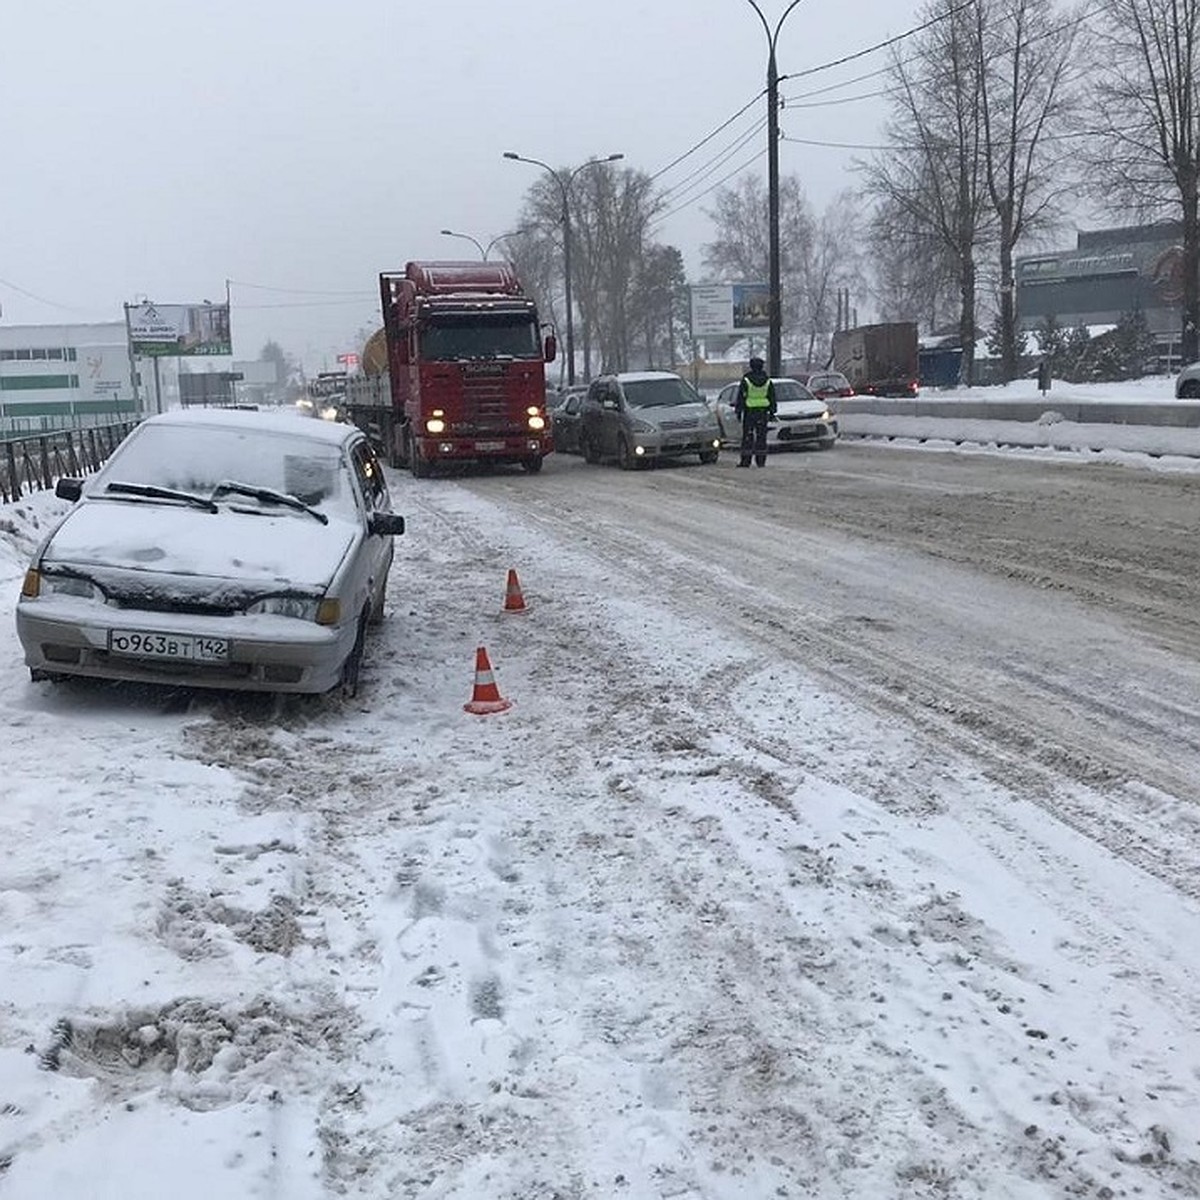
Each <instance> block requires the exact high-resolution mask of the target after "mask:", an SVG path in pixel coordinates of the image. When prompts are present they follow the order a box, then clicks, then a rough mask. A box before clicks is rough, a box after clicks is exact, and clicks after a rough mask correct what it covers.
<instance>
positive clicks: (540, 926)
mask: <svg viewBox="0 0 1200 1200" xmlns="http://www.w3.org/2000/svg"><path fill="white" fill-rule="evenodd" d="M394 498H395V500H396V505H397V508H398V509H399V510H400V511H402V512H405V513H406V514H407V515H408V517H409V533H408V534H407V535H406V537H405V538H404V539H402V540H401V542H400V543H398V547H397V549H398V555H397V571H396V573H395V575H394V577H393V583H392V588H391V607H390V616H389V619H388V621H387V622H386V623H385V625H384V627H383V629H382V631H381V633H380V634H379V635H378V636H377V638H376V639H375V642H374V644H373V645H372V647H371V658H370V661H369V664H368V667H367V670H366V673H365V680H364V690H363V693H362V695H361V696H360V697H359V698H358V699H357V700H355V701H336V700H333V701H325V702H321V703H311V704H310V703H289V704H287V705H284V706H281V707H276V706H273V705H271V704H270V703H261V702H254V701H249V700H244V699H243V700H236V699H235V700H233V701H222V700H219V699H214V698H204V697H200V698H198V699H193V700H191V701H189V700H187V699H186V698H180V697H175V696H172V695H164V694H155V693H147V692H142V691H131V690H129V689H125V690H111V691H110V690H104V689H85V688H63V689H59V690H57V691H55V690H54V689H51V688H48V687H45V686H43V685H38V686H33V685H30V684H28V683H27V682H26V681H25V678H26V677H25V675H24V673H23V671H22V669H21V668H20V665H19V662H18V653H17V650H16V646H15V638H13V637H12V634H11V633H9V634H7V635H6V641H5V642H4V643H3V644H2V647H0V648H3V649H4V650H5V651H6V653H5V654H4V655H3V658H2V659H0V662H2V664H3V665H2V667H0V685H2V687H0V692H2V694H3V697H4V698H3V700H0V703H2V704H3V705H4V706H5V709H6V713H5V715H6V717H7V718H8V721H7V723H8V726H9V728H10V738H9V742H8V745H7V746H6V747H5V749H4V751H3V752H0V764H2V765H3V766H4V768H5V771H4V774H5V776H6V777H7V778H9V779H15V780H16V787H15V794H14V795H12V796H10V797H8V798H7V799H6V801H5V803H4V805H3V806H0V822H2V825H0V833H3V836H4V837H5V840H6V844H8V845H9V846H11V847H14V853H12V854H10V856H9V859H8V863H7V865H6V866H4V867H0V916H3V918H4V924H3V929H4V933H3V940H2V941H0V978H3V979H4V980H5V987H4V992H3V995H2V1000H3V1006H2V1007H0V1164H4V1163H5V1162H7V1166H3V1165H0V1198H2V1200H9V1197H10V1196H11V1197H18V1198H19V1200H49V1197H51V1196H54V1197H60V1196H62V1195H88V1196H95V1197H109V1196H112V1197H117V1196H120V1197H122V1200H140V1198H142V1197H145V1200H150V1198H151V1197H154V1198H155V1200H157V1198H158V1197H159V1196H161V1194H162V1190H163V1189H162V1178H163V1173H164V1172H169V1173H170V1174H171V1176H172V1186H171V1191H172V1192H173V1194H174V1195H175V1196H176V1197H177V1198H178V1200H192V1198H193V1197H195V1198H196V1200H199V1198H200V1197H205V1198H206V1200H207V1198H208V1197H211V1196H213V1195H229V1196H234V1195H236V1196H254V1197H260V1196H261V1197H268V1198H270V1197H287V1198H288V1200H308V1198H310V1197H313V1198H315V1197H325V1196H337V1195H347V1196H362V1197H368V1198H371V1200H375V1198H379V1200H383V1198H385V1197H386V1198H388V1200H393V1198H396V1197H413V1198H415V1197H456V1198H463V1200H465V1198H468V1197H470V1198H476V1197H505V1198H512V1200H518V1198H520V1200H526V1198H538V1200H540V1198H546V1200H549V1198H550V1197H560V1198H567V1197H571V1198H576V1197H578V1198H583V1197H589V1198H591V1197H597V1198H598V1197H628V1198H630V1200H641V1198H643V1197H645V1198H654V1200H657V1198H660V1197H662V1198H667V1197H670V1198H701V1197H703V1198H704V1200H717V1198H720V1200H726V1198H728V1200H733V1198H735V1197H736V1198H744V1197H754V1198H757V1197H766V1196H791V1197H801V1196H804V1197H822V1198H824V1197H830V1198H832V1197H863V1196H870V1197H893V1196H894V1197H902V1196H903V1197H923V1196H929V1197H988V1198H992V1197H1020V1198H1024V1197H1030V1198H1033V1197H1037V1198H1046V1200H1049V1198H1051V1197H1065V1196H1074V1195H1091V1196H1097V1197H1103V1196H1109V1197H1115V1196H1121V1195H1133V1194H1135V1192H1136V1193H1137V1194H1139V1195H1141V1196H1149V1197H1158V1196H1162V1197H1166V1196H1179V1195H1195V1194H1200V1145H1198V1141H1197V1129H1198V1128H1200V966H1197V963H1196V959H1195V955H1194V953H1193V947H1194V946H1195V944H1196V938H1197V932H1198V930H1197V926H1198V918H1200V899H1198V898H1200V887H1198V886H1197V882H1196V880H1197V876H1198V872H1197V867H1198V865H1200V862H1198V860H1200V849H1198V847H1200V808H1198V807H1197V793H1198V782H1200V743H1198V741H1197V735H1196V732H1195V730H1196V728H1197V723H1196V720H1195V716H1196V697H1197V696H1198V695H1200V689H1198V688H1197V684H1198V682H1200V679H1198V674H1200V661H1198V659H1200V656H1198V654H1197V649H1198V648H1200V638H1198V636H1197V633H1198V631H1197V621H1198V616H1197V611H1196V606H1195V604H1194V581H1195V579H1196V578H1197V577H1198V572H1197V566H1200V564H1197V562H1196V557H1197V553H1198V551H1197V548H1196V547H1195V545H1194V544H1193V541H1194V538H1193V537H1192V535H1193V532H1194V517H1193V514H1194V512H1195V511H1196V509H1197V500H1198V499H1200V475H1185V474H1171V473H1166V472H1151V471H1148V470H1136V469H1132V468H1127V467H1112V466H1107V467H1094V466H1087V467H1080V466H1076V465H1074V464H1064V463H1045V462H1035V461H1025V460H1021V459H1015V458H1006V457H998V456H987V455H965V454H963V455H950V454H932V453H924V452H901V451H896V450H894V449H881V448H875V447H870V446H866V445H845V446H842V447H839V448H838V449H837V450H835V451H834V452H833V453H830V454H804V455H793V456H780V457H776V458H774V459H773V460H772V462H771V466H770V468H769V469H768V470H766V471H763V472H758V471H751V472H745V471H736V470H734V469H733V464H732V461H730V460H729V459H728V458H727V457H726V458H724V459H723V460H722V462H721V463H720V464H718V465H717V466H716V467H712V468H703V467H700V466H698V465H697V466H690V465H682V466H677V467H671V468H666V469H662V470H658V471H653V472H644V473H636V474H626V473H622V472H619V471H617V470H615V469H600V468H590V467H587V466H585V465H584V464H583V463H581V462H579V461H578V460H575V459H556V460H554V461H552V462H551V464H550V465H549V466H548V467H547V469H546V471H545V472H544V473H543V474H542V475H541V476H539V477H537V478H534V479H531V478H528V477H525V476H523V475H519V474H496V475H491V476H484V477H478V478H470V479H463V480H434V481H422V482H420V483H418V482H415V481H412V480H411V479H409V478H408V477H406V476H403V475H395V476H394ZM52 503H53V502H51V504H52ZM37 508H38V505H36V504H31V505H26V506H24V507H23V508H21V510H20V511H19V512H16V513H8V514H6V516H7V518H8V520H7V521H6V527H7V528H8V529H9V534H8V536H9V539H10V541H12V542H15V543H16V544H17V545H18V546H19V547H22V549H23V544H24V541H25V539H26V538H27V536H28V531H29V524H30V521H31V519H32V516H34V515H36V510H37ZM21 565H22V560H21V553H20V552H19V551H14V552H13V553H12V554H11V555H9V556H8V557H6V558H3V559H0V570H2V571H3V572H4V575H0V577H4V576H5V575H6V577H8V578H9V579H10V581H11V582H12V583H13V584H14V586H15V582H16V580H17V579H18V578H19V571H20V567H21ZM510 567H512V568H515V569H517V570H518V572H519V573H520V578H521V582H522V585H523V588H524V593H525V598H526V601H527V603H528V605H529V611H528V612H526V613H525V614H523V615H514V614H504V613H501V612H500V606H501V601H502V598H503V585H504V579H505V572H506V571H507V569H508V568H510ZM478 644H485V645H486V646H487V647H488V650H489V653H490V655H491V659H492V662H493V665H494V667H495V668H496V674H497V679H498V682H499V685H500V687H501V690H502V691H503V693H504V694H505V695H506V696H509V697H511V698H512V699H514V701H515V704H514V707H513V709H512V710H511V711H510V712H508V713H506V714H504V715H502V716H498V717H487V718H477V717H474V716H469V715H467V714H465V713H463V712H462V704H463V702H465V701H466V700H467V699H468V698H469V696H470V687H471V682H472V679H471V674H470V672H471V669H472V654H473V651H474V648H475V646H476V645H478ZM26 1047H28V1048H29V1049H30V1051H31V1052H30V1053H25V1052H24V1051H25V1049H26ZM176 1177H177V1178H176Z"/></svg>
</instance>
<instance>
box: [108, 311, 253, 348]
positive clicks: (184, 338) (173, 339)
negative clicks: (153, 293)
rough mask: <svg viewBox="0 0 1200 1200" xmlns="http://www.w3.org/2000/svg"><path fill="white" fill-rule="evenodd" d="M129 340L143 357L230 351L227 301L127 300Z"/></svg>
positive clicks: (231, 346) (231, 344)
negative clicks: (173, 301) (155, 301)
mask: <svg viewBox="0 0 1200 1200" xmlns="http://www.w3.org/2000/svg"><path fill="white" fill-rule="evenodd" d="M125 315H126V320H127V321H128V324H129V344H130V345H131V346H132V347H133V352H134V354H137V355H140V356H142V357H144V358H167V357H175V358H186V357H189V356H191V355H201V354H232V353H233V339H232V337H231V336H230V332H229V305H228V304H127V305H126V306H125Z"/></svg>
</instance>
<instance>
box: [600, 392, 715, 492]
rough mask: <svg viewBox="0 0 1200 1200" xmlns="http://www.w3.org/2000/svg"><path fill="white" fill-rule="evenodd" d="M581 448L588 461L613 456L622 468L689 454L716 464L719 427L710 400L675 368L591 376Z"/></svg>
mask: <svg viewBox="0 0 1200 1200" xmlns="http://www.w3.org/2000/svg"><path fill="white" fill-rule="evenodd" d="M579 448H580V452H581V453H582V454H583V456H584V458H585V459H586V460H587V461H588V462H591V463H597V462H604V461H606V460H610V461H611V460H616V462H618V463H619V464H620V465H621V466H622V467H623V468H624V469H625V470H631V469H633V468H635V467H640V466H643V465H646V464H648V463H652V462H655V461H656V460H658V459H662V458H679V457H682V456H684V455H689V454H696V455H699V458H700V461H701V462H702V463H715V462H716V461H717V456H718V454H719V453H720V449H721V426H720V424H719V423H718V421H717V414H716V412H715V411H714V410H713V408H712V407H711V406H710V405H709V403H708V401H707V400H705V399H704V397H703V396H701V395H700V393H699V392H697V391H696V389H695V388H693V387H692V385H691V384H690V383H688V382H687V381H686V380H685V379H683V378H682V377H681V376H679V375H676V374H675V373H674V372H673V371H623V372H621V373H619V374H615V375H601V376H599V377H598V378H597V379H594V380H593V381H592V385H591V387H590V388H589V389H588V394H587V397H586V399H585V400H584V403H583V413H582V421H581V423H580V428H579Z"/></svg>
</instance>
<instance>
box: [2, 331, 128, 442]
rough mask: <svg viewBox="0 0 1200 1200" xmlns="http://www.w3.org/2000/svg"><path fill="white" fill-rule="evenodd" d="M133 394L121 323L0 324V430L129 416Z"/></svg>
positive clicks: (14, 432) (100, 421) (68, 425)
mask: <svg viewBox="0 0 1200 1200" xmlns="http://www.w3.org/2000/svg"><path fill="white" fill-rule="evenodd" d="M138 394H139V388H138V386H137V384H136V381H135V377H134V369H133V364H132V362H131V360H130V357H129V344H128V340H127V336H126V328H125V322H124V321H106V322H101V323H97V324H91V325H0V433H4V434H9V435H20V434H22V433H41V432H44V431H48V430H54V429H64V428H72V427H78V426H81V425H98V424H105V423H107V422H109V421H112V420H118V419H121V418H128V417H130V416H131V415H133V414H134V413H135V412H136V411H137V410H138V407H139V405H138Z"/></svg>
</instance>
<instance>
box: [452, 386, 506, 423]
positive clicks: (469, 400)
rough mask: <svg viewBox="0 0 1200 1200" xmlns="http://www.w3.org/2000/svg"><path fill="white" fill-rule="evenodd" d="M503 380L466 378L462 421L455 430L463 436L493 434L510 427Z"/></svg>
mask: <svg viewBox="0 0 1200 1200" xmlns="http://www.w3.org/2000/svg"><path fill="white" fill-rule="evenodd" d="M504 384H505V380H504V378H503V377H502V376H501V377H500V378H492V379H488V378H487V377H482V378H479V377H477V378H474V379H472V378H471V377H470V376H467V377H466V378H465V379H464V380H463V420H462V422H461V423H456V424H455V428H456V430H457V431H458V432H460V433H464V434H468V435H469V434H477V433H495V432H499V431H501V430H505V429H509V428H511V427H512V424H513V421H512V418H510V417H509V416H508V413H507V409H508V405H507V402H506V401H505V398H504Z"/></svg>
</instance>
